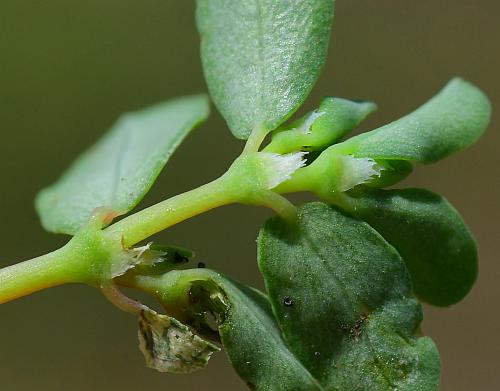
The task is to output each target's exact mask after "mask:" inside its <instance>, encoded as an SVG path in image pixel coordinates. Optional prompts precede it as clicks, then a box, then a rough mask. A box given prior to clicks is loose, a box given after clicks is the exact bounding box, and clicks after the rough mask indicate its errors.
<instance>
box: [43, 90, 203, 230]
mask: <svg viewBox="0 0 500 391" xmlns="http://www.w3.org/2000/svg"><path fill="white" fill-rule="evenodd" d="M208 113H209V103H208V99H207V97H206V96H204V95H196V96H190V97H185V98H179V99H175V100H171V101H168V102H165V103H162V104H159V105H156V106H153V107H150V108H147V109H144V110H141V111H139V112H136V113H131V114H126V115H124V116H122V117H121V118H120V120H119V121H118V122H117V123H116V125H115V126H114V127H113V128H112V129H111V130H110V131H109V132H108V133H107V134H106V135H105V136H104V137H103V138H102V139H101V140H100V141H99V142H98V143H97V144H96V145H94V146H93V147H91V148H90V149H89V150H87V152H85V153H84V154H83V155H82V156H80V158H78V159H77V160H76V161H75V162H74V163H73V165H72V166H71V167H70V168H69V170H68V171H67V172H66V173H65V174H64V175H63V176H62V177H61V178H60V179H59V181H58V182H56V183H55V184H54V185H52V186H50V187H49V188H47V189H45V190H43V191H42V192H40V194H39V195H38V197H37V199H36V209H37V211H38V214H39V215H40V217H41V220H42V224H43V226H44V228H45V229H47V230H48V231H53V232H57V233H66V234H71V235H74V234H75V233H76V232H77V231H78V230H79V229H80V228H82V227H83V226H84V225H85V224H87V222H88V221H89V219H90V218H91V216H92V215H93V214H94V213H95V211H96V210H97V209H100V210H101V211H105V212H106V213H105V215H106V216H107V218H104V219H103V220H105V222H106V223H109V222H111V220H112V218H113V217H116V216H118V215H122V214H125V213H127V212H129V211H130V210H131V209H133V208H134V207H135V206H136V205H137V203H139V201H140V200H141V199H142V198H143V197H144V195H145V194H146V193H147V192H148V191H149V189H150V188H151V186H152V185H153V183H154V181H155V180H156V178H157V177H158V175H159V174H160V171H161V170H162V168H163V166H164V165H165V164H166V163H167V161H168V159H169V158H170V156H171V155H172V153H173V152H174V151H175V149H176V148H177V147H178V146H179V144H180V143H181V142H182V140H183V139H184V138H185V137H186V136H187V135H188V134H189V132H190V131H191V130H192V129H194V128H195V127H196V125H198V124H199V123H200V122H202V121H203V120H205V119H206V118H207V116H208ZM101 214H102V213H101ZM106 216H104V217H106Z"/></svg>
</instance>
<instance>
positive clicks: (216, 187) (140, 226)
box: [105, 176, 237, 247]
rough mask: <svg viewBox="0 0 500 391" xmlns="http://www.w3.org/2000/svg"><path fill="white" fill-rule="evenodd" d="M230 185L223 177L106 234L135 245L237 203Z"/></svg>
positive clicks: (174, 198) (143, 213)
mask: <svg viewBox="0 0 500 391" xmlns="http://www.w3.org/2000/svg"><path fill="white" fill-rule="evenodd" d="M230 182H231V181H228V180H227V178H226V176H222V177H220V178H218V179H216V180H214V181H213V182H210V183H207V184H206V185H203V186H201V187H198V188H197V189H194V190H191V191H188V192H186V193H183V194H179V195H177V196H175V197H173V198H170V199H168V200H165V201H162V202H160V203H158V204H156V205H153V206H151V207H149V208H146V209H144V210H141V211H140V212H137V213H135V214H133V215H131V216H129V217H126V218H125V219H123V220H121V221H119V222H117V223H115V224H113V225H111V226H110V227H108V228H107V229H106V230H105V233H106V234H109V235H111V236H112V237H117V236H120V237H121V238H122V243H123V245H124V246H125V247H130V246H133V245H134V244H136V243H138V242H140V241H142V240H145V239H147V238H149V237H150V236H152V235H154V234H155V233H158V232H160V231H163V230H164V229H166V228H168V227H171V226H173V225H175V224H177V223H180V222H181V221H184V220H187V219H189V218H190V217H193V216H196V215H199V214H201V213H203V212H206V211H209V210H211V209H214V208H216V207H219V206H222V205H227V204H230V203H233V202H236V201H237V200H236V199H235V197H234V191H232V186H231V183H230Z"/></svg>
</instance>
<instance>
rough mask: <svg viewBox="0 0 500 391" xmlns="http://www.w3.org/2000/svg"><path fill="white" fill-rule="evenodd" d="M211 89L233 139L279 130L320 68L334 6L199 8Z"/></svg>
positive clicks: (244, 2)
mask: <svg viewBox="0 0 500 391" xmlns="http://www.w3.org/2000/svg"><path fill="white" fill-rule="evenodd" d="M197 4H198V7H197V14H196V16H197V23H198V29H199V31H200V34H201V57H202V62H203V68H204V72H205V78H206V80H207V83H208V88H209V90H210V93H211V95H212V98H213V100H214V102H215V105H216V106H217V107H218V109H219V110H220V112H221V113H222V115H223V116H224V118H225V119H226V121H227V123H228V124H229V127H230V128H231V131H232V132H233V134H234V135H235V136H236V137H238V138H240V139H246V138H248V137H249V135H250V133H251V131H252V130H253V129H255V128H264V130H265V131H270V130H273V129H276V128H277V127H278V126H279V125H280V124H281V123H282V122H284V121H285V120H286V119H287V118H288V117H289V116H290V115H291V114H292V113H293V112H294V111H295V110H296V109H297V108H298V107H299V106H300V105H301V104H302V102H303V101H304V100H305V98H306V97H307V95H308V94H309V91H310V90H311V89H312V87H313V86H314V83H315V82H316V80H317V78H318V75H319V73H320V71H321V69H322V68H323V65H324V63H325V60H326V56H327V50H328V40H329V36H330V27H331V22H332V19H333V9H334V0H302V1H290V0H286V1H273V0H198V1H197Z"/></svg>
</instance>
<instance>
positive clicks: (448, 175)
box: [0, 0, 500, 391]
mask: <svg viewBox="0 0 500 391" xmlns="http://www.w3.org/2000/svg"><path fill="white" fill-rule="evenodd" d="M337 3H338V5H337V13H336V22H335V27H334V32H333V41H332V45H331V51H330V57H329V61H328V64H327V66H326V69H325V71H324V73H323V76H322V77H321V79H320V81H319V82H318V84H317V87H316V88H315V90H314V92H313V93H312V95H311V97H310V99H309V100H308V101H307V103H306V105H305V107H304V108H311V107H313V106H314V105H315V104H317V103H318V102H319V100H320V98H321V97H322V96H325V95H336V96H343V97H351V98H366V99H372V100H374V101H376V102H377V103H378V104H379V107H380V110H379V112H378V113H377V114H376V115H374V116H373V117H372V118H370V119H369V120H368V121H367V123H366V124H365V125H363V129H364V130H366V129H370V128H373V127H375V126H377V125H380V124H383V123H385V122H387V121H390V120H392V119H395V118H397V117H399V116H400V115H403V114H405V113H407V112H409V111H410V110H412V109H413V108H415V107H416V106H418V105H419V104H421V103H423V102H424V101H425V100H426V99H428V98H429V97H430V96H431V95H433V94H434V93H435V92H436V91H437V90H438V89H439V88H440V87H441V86H442V85H443V84H444V83H446V81H447V80H448V79H450V78H451V77H453V76H455V75H461V76H463V77H465V78H467V79H469V80H471V81H473V82H474V83H476V84H477V85H479V86H480V87H481V88H483V89H484V90H485V91H486V92H487V94H488V95H489V96H490V98H491V100H492V102H493V106H494V107H495V106H497V107H500V105H499V104H498V103H500V88H499V87H500V72H499V70H500V50H499V49H500V2H498V1H497V0H476V1H472V0H456V1H453V2H450V1H448V0H422V1H413V0H377V1H374V0H338V1H337ZM194 8H195V5H194V1H192V0H191V1H180V0H177V1H174V0H161V1H160V0H85V1H82V0H43V1H42V0H0V55H1V60H0V119H1V122H0V129H1V130H0V135H1V142H0V170H1V181H2V182H1V185H0V186H1V192H0V221H1V225H0V237H1V242H0V264H1V265H2V266H5V265H8V264H11V263H14V262H16V261H20V260H22V259H26V258H31V257H33V256H36V255H38V254H41V253H44V252H47V251H50V250H52V249H55V248H56V247H58V246H60V245H62V244H63V243H64V242H65V241H66V240H67V239H66V238H65V237H63V236H56V235H52V234H48V233H45V232H44V231H43V230H42V229H41V227H40V225H39V223H38V219H37V216H36V215H35V212H34V210H33V198H34V196H35V194H36V193H37V191H38V190H39V189H40V188H42V187H44V186H46V185H48V184H49V183H51V182H52V181H54V180H55V179H56V178H57V177H58V175H59V174H60V173H61V172H62V171H63V170H64V168H65V167H66V166H67V165H68V164H69V163H70V162H71V160H72V159H73V158H74V157H75V156H76V155H77V154H78V153H80V152H81V151H82V150H83V149H84V148H85V147H87V146H88V145H90V144H91V143H92V142H93V141H94V140H96V138H97V137H99V135H100V134H102V132H103V131H105V130H106V129H107V128H108V127H109V126H110V125H111V124H112V122H113V121H114V120H115V119H116V118H117V116H118V115H119V114H120V113H122V112H124V111H128V110H134V109H137V108H140V107H143V106H147V105H149V104H152V103H154V102H157V101H161V100H164V99H167V98H170V97H175V96H178V95H183V94H190V93H195V92H199V91H204V90H206V87H205V84H204V80H203V75H202V70H201V67H200V61H199V55H198V36H197V32H196V28H195V23H194V17H193V13H194ZM497 118H498V116H494V118H493V122H492V124H491V126H490V129H489V131H488V132H487V133H486V135H485V136H484V137H483V138H482V139H481V140H480V142H479V143H478V144H477V145H476V146H474V147H473V148H471V149H470V150H468V151H466V152H464V153H462V154H460V155H459V156H453V157H451V158H449V159H447V160H445V161H443V162H442V163H440V164H438V165H436V166H432V167H422V168H419V169H417V170H416V172H415V174H413V175H412V176H411V177H410V178H409V179H408V180H407V182H406V185H411V186H422V187H427V188H430V189H432V190H434V191H437V192H440V193H442V194H444V195H445V196H446V197H447V198H448V199H449V200H450V201H451V202H452V203H453V204H454V205H455V206H456V207H457V208H458V209H459V210H460V211H461V212H462V214H463V216H464V218H465V220H466V221H467V222H468V224H469V225H470V226H471V228H472V231H473V232H474V233H475V235H476V236H477V240H478V242H479V249H480V260H481V269H480V277H479V281H478V283H477V285H476V286H475V288H474V289H473V291H472V293H471V294H470V296H469V297H468V298H467V299H466V300H465V301H463V302H462V303H460V304H459V305H457V306H455V307H453V308H450V309H435V308H429V307H426V309H425V310H426V318H425V322H424V331H425V332H426V333H427V334H429V335H430V336H431V337H432V338H433V339H434V340H435V341H436V342H437V344H438V346H439V349H440V351H441V355H442V360H443V376H442V386H441V390H443V391H471V390H486V391H491V390H496V389H500V380H499V376H500V373H499V368H500V357H499V353H498V351H499V348H500V335H499V332H500V314H499V312H498V310H497V308H498V299H499V294H500V286H499V285H500V284H499V282H498V281H499V277H500V263H499V262H498V255H497V254H498V250H497V247H496V246H498V245H499V239H500V235H499V232H500V230H499V229H498V226H497V224H498V221H499V220H500V214H499V211H498V202H499V200H500V185H499V182H500V180H499V174H500V172H499V168H498V166H499V163H500V158H499V152H498V150H499V147H498V146H499V141H500V129H499V128H500V121H498V120H497ZM241 147H242V143H241V142H239V141H237V140H235V139H233V138H232V136H231V135H230V133H229V131H228V130H227V129H226V128H225V125H224V122H223V120H222V119H221V118H220V116H219V114H218V113H217V112H215V110H214V112H213V114H212V116H211V119H210V120H209V121H208V123H207V124H205V125H204V126H203V127H201V128H200V129H198V130H197V131H195V132H194V133H193V134H192V136H190V137H189V138H188V140H187V141H186V142H185V143H184V144H183V146H182V147H181V148H180V149H179V150H178V152H177V154H176V155H175V156H174V157H173V158H172V160H171V161H170V163H169V164H168V167H167V169H166V170H165V172H164V173H163V174H162V176H161V177H160V179H159V181H158V183H157V185H156V187H155V188H154V190H153V191H152V193H151V194H149V195H148V196H147V198H146V199H145V200H144V202H143V203H142V204H141V206H145V205H148V204H151V203H154V202H157V201H159V200H161V199H163V198H165V197H167V196H170V195H174V194H176V193H179V192H182V191H185V190H188V189H190V188H193V187H195V186H197V185H200V184H202V183H205V182H207V181H209V180H210V179H213V178H215V177H216V176H218V175H219V174H221V173H222V172H223V171H224V170H225V168H226V167H227V166H228V164H229V163H230V162H231V161H232V159H233V158H235V157H236V156H237V154H238V153H239V151H240V148H241ZM269 215H270V212H268V211H266V210H263V209H255V208H253V209H252V208H250V207H243V206H230V207H225V208H222V209H220V210H216V211H214V212H212V213H209V214H206V215H203V216H200V217H197V218H194V219H192V220H191V221H188V222H186V223H183V224H181V225H179V226H176V227H174V228H173V229H171V230H169V231H168V232H164V233H162V234H161V235H158V237H157V238H156V239H157V240H158V241H162V242H166V243H175V244H178V245H183V246H186V247H189V248H193V249H195V250H196V252H197V260H198V261H204V262H206V263H207V264H208V266H209V267H213V268H216V269H218V270H222V271H224V272H226V273H228V274H230V275H231V276H234V277H235V278H237V279H240V280H242V281H244V282H246V283H249V284H252V285H254V286H257V287H262V282H261V279H260V276H259V274H258V271H257V267H256V262H255V253H256V248H255V238H256V235H257V232H258V229H259V226H260V224H261V223H262V221H263V220H264V219H265V218H266V217H267V216H269ZM0 321H1V322H0V389H1V390H2V391H3V390H5V391H23V390H41V391H44V390H51V391H57V390H95V391H98V390H124V391H125V390H127V391H128V390H143V389H170V390H244V389H245V386H244V385H243V383H242V382H241V381H240V380H239V379H238V378H237V376H236V375H235V374H234V373H233V371H232V369H231V368H230V367H229V365H228V363H227V361H226V358H225V355H224V353H220V354H218V355H217V356H216V357H215V358H214V359H213V360H212V362H211V363H210V364H209V366H208V368H207V369H205V370H202V371H200V372H197V373H196V374H193V375H189V376H180V375H179V376H175V375H167V374H159V373H156V372H154V371H152V370H149V369H147V368H146V366H145V364H144V360H143V358H142V356H141V354H140V353H139V351H138V349H137V340H136V320H135V319H134V318H132V317H130V316H128V315H126V314H124V313H121V312H120V311H118V310H117V309H115V308H114V307H112V306H111V305H110V304H108V303H107V302H106V301H105V300H104V299H103V298H102V297H101V295H100V294H99V292H97V291H95V290H94V289H90V288H87V287H85V286H65V287H59V288H55V289H52V290H49V291H46V292H41V293H38V294H36V295H33V296H31V297H27V298H23V299H20V300H18V301H16V302H13V303H9V304H5V305H2V306H0Z"/></svg>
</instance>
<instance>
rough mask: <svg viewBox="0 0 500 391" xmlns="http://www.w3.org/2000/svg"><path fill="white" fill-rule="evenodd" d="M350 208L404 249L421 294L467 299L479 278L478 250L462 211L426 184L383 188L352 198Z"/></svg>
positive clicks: (441, 301) (443, 302) (436, 300)
mask: <svg viewBox="0 0 500 391" xmlns="http://www.w3.org/2000/svg"><path fill="white" fill-rule="evenodd" d="M348 209H349V211H350V212H351V213H353V214H354V215H356V216H357V217H359V218H361V219H363V220H365V221H366V222H368V223H369V224H370V225H371V226H372V227H373V228H375V229H376V230H377V231H378V232H380V234H381V235H382V236H384V238H385V239H386V240H387V241H388V242H389V243H391V244H392V245H393V246H394V247H396V249H397V250H398V251H399V253H400V254H401V256H402V257H403V259H404V260H405V262H406V265H407V267H408V269H409V270H410V274H411V277H412V280H413V288H414V290H415V293H416V294H417V295H418V296H419V297H420V298H422V299H423V300H425V301H427V302H428V303H430V304H434V305H439V306H448V305H451V304H454V303H457V302H459V301H460V300H462V299H463V298H464V297H465V296H466V295H467V293H468V292H469V291H470V289H471V288H472V286H473V284H474V282H475V281H476V278H477V272H478V264H477V249H476V243H475V241H474V238H473V237H472V234H471V232H470V231H469V229H468V228H467V226H466V225H465V223H464V222H463V220H462V218H461V217H460V214H459V213H458V212H457V211H456V210H455V208H453V206H451V205H450V204H449V203H448V201H446V199H444V198H443V197H441V196H439V195H437V194H434V193H432V192H430V191H427V190H423V189H404V190H377V191H373V192H370V193H367V194H364V195H361V196H359V197H356V198H350V199H349V201H348Z"/></svg>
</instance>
